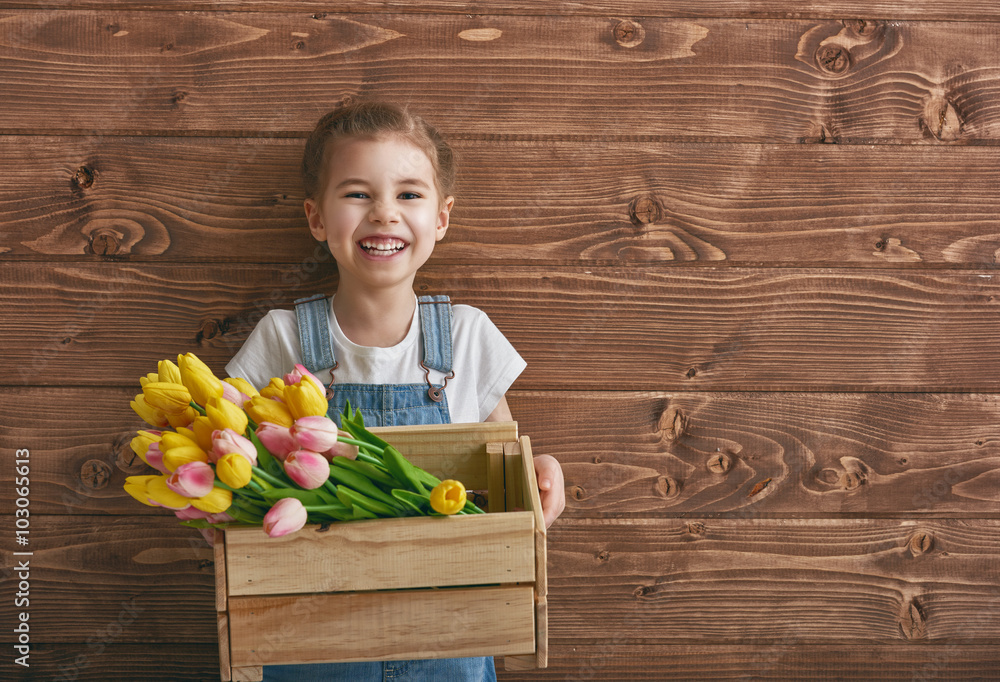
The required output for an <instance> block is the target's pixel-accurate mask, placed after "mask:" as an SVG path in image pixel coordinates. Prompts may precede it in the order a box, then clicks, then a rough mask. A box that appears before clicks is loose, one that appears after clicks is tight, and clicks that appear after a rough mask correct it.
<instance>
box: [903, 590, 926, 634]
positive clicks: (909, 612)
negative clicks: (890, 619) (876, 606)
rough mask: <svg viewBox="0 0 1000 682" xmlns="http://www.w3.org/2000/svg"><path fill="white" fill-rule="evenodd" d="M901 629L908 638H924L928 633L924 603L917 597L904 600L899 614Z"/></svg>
mask: <svg viewBox="0 0 1000 682" xmlns="http://www.w3.org/2000/svg"><path fill="white" fill-rule="evenodd" d="M899 629H900V631H901V632H902V633H903V637H905V638H906V639H922V638H923V637H925V636H926V635H927V614H926V613H925V612H924V607H923V604H921V603H920V602H919V601H917V599H916V598H915V597H914V598H913V599H910V601H908V602H903V608H902V611H901V613H900V614H899Z"/></svg>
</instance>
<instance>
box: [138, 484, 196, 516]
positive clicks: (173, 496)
mask: <svg viewBox="0 0 1000 682" xmlns="http://www.w3.org/2000/svg"><path fill="white" fill-rule="evenodd" d="M146 496H147V497H149V499H151V500H152V501H153V502H156V503H157V504H160V505H163V506H164V507H166V508H168V509H184V508H186V507H187V506H188V505H189V504H192V503H193V500H191V499H190V498H187V497H184V496H183V495H179V494H177V493H175V492H174V491H173V490H171V489H170V488H168V487H167V477H166V476H153V477H152V478H150V479H149V480H148V481H147V482H146Z"/></svg>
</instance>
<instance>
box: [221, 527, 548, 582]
mask: <svg viewBox="0 0 1000 682" xmlns="http://www.w3.org/2000/svg"><path fill="white" fill-rule="evenodd" d="M321 529H322V527H321V526H307V527H306V528H304V529H302V530H301V531H299V532H298V533H292V534H290V535H285V536H283V537H280V538H268V537H267V535H266V534H265V533H264V531H263V530H262V529H259V528H236V529H232V530H228V531H226V536H227V538H226V550H227V551H226V565H227V567H228V573H229V581H230V587H229V594H230V595H262V594H292V593H301V592H339V591H343V590H352V591H353V590H379V589H394V590H396V589H406V588H412V587H437V586H442V585H474V584H486V583H512V582H519V581H528V582H534V580H535V575H534V553H535V550H536V547H535V540H534V519H533V518H532V515H531V513H529V512H511V513H505V514H486V515H483V516H457V517H449V518H436V517H418V518H402V519H373V520H369V521H356V522H351V523H340V524H331V525H330V526H329V527H327V528H326V529H325V530H321ZM428 545H433V547H434V551H433V552H432V553H428ZM387 548H391V549H389V550H388V551H387ZM449 556H450V557H452V558H453V559H452V561H447V560H446V559H447V557H449ZM289 566H295V570H294V571H291V572H290V571H289V570H288V568H289Z"/></svg>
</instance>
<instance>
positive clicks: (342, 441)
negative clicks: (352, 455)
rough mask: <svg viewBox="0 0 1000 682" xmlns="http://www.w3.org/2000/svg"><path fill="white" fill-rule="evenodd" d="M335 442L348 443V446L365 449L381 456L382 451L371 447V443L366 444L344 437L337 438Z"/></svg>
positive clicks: (373, 446) (375, 446) (374, 446)
mask: <svg viewBox="0 0 1000 682" xmlns="http://www.w3.org/2000/svg"><path fill="white" fill-rule="evenodd" d="M337 440H339V441H340V442H341V443H348V444H350V445H357V446H358V447H359V448H367V449H369V450H371V451H372V452H375V453H378V454H380V455H381V454H382V453H383V452H384V450H383V449H382V448H380V447H378V446H377V445H372V444H371V443H366V442H364V441H363V440H354V439H353V438H346V437H344V436H337Z"/></svg>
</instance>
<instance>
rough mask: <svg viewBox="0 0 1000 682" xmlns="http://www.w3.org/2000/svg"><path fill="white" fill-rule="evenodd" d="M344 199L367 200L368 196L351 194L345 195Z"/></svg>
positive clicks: (359, 193)
mask: <svg viewBox="0 0 1000 682" xmlns="http://www.w3.org/2000/svg"><path fill="white" fill-rule="evenodd" d="M344 197H346V198H349V199H367V198H368V195H367V194H365V193H364V192H349V193H347V194H345V195H344Z"/></svg>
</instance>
